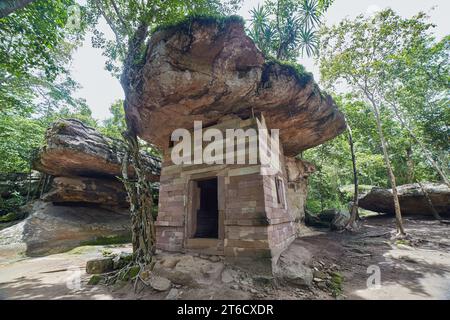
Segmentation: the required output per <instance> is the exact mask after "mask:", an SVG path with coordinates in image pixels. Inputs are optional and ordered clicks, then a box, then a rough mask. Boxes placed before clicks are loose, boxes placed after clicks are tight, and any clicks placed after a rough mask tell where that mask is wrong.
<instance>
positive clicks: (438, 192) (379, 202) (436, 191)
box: [359, 183, 450, 216]
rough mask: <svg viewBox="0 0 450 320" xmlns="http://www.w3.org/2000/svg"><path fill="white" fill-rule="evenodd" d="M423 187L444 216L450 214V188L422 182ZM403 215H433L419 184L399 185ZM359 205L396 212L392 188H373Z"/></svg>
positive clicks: (378, 210)
mask: <svg viewBox="0 0 450 320" xmlns="http://www.w3.org/2000/svg"><path fill="white" fill-rule="evenodd" d="M422 185H423V188H424V189H425V191H426V192H427V193H428V196H429V197H430V199H431V202H432V203H433V206H434V208H435V209H436V211H437V212H438V213H439V214H440V215H442V216H450V188H449V187H448V186H447V185H445V184H437V183H422ZM397 190H398V197H399V201H400V208H401V211H402V214H403V215H432V209H431V208H430V205H429V203H428V201H427V199H426V197H425V194H424V192H423V191H422V188H421V187H420V185H419V184H417V183H416V184H406V185H403V186H399V187H397ZM359 206H360V207H361V208H363V209H366V210H371V211H375V212H382V213H388V214H394V213H395V211H394V198H393V196H392V190H391V189H382V188H373V189H372V190H371V191H370V192H368V193H367V194H365V195H363V196H362V197H361V198H360V199H359Z"/></svg>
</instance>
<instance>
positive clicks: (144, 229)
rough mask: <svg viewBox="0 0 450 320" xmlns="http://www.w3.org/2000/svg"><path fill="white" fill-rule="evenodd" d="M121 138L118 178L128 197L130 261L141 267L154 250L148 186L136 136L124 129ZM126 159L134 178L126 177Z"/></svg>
mask: <svg viewBox="0 0 450 320" xmlns="http://www.w3.org/2000/svg"><path fill="white" fill-rule="evenodd" d="M123 137H124V139H125V141H126V143H127V151H126V152H125V156H124V159H123V161H122V177H123V180H122V181H123V184H124V185H125V189H126V190H127V193H128V196H129V198H130V213H131V234H132V243H133V254H134V261H135V262H136V263H137V264H139V265H140V266H145V265H149V264H150V263H151V262H152V258H153V255H154V253H155V250H156V246H155V245H156V233H155V221H154V218H153V215H152V205H153V201H152V194H151V185H150V182H148V181H147V178H146V174H145V168H142V166H141V163H142V162H141V158H140V157H141V154H140V151H139V142H138V140H137V137H136V135H135V134H134V133H133V132H130V131H126V132H124V133H123ZM130 158H131V164H132V166H133V168H134V171H135V180H130V179H129V177H128V165H129V164H130V162H129V160H130Z"/></svg>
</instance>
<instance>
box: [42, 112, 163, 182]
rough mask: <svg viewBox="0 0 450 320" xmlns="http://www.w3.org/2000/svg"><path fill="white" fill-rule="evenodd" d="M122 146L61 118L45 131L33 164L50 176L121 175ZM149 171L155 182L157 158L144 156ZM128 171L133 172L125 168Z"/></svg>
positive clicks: (157, 171) (156, 177)
mask: <svg viewBox="0 0 450 320" xmlns="http://www.w3.org/2000/svg"><path fill="white" fill-rule="evenodd" d="M123 150H125V149H124V145H123V143H122V142H121V141H119V140H113V139H111V138H109V137H106V136H104V135H102V134H100V133H99V132H97V131H96V130H95V129H93V128H90V127H88V126H86V125H84V124H83V123H82V122H80V121H78V120H75V119H61V120H58V121H57V122H55V123H54V124H53V126H52V127H51V128H49V129H48V130H47V133H46V146H45V147H43V148H41V150H40V151H39V153H38V155H37V157H36V159H35V161H34V162H33V167H34V168H35V169H36V170H38V171H41V172H44V173H47V174H50V175H53V176H84V177H110V178H114V177H116V176H121V160H120V159H121V157H122V156H123ZM144 164H145V166H146V167H147V168H148V169H149V171H150V173H151V174H150V176H149V180H152V181H157V180H158V177H159V172H160V160H159V159H157V158H155V157H151V156H145V157H144ZM129 174H130V175H132V174H133V171H132V169H131V166H130V169H129Z"/></svg>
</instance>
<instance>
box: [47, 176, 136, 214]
mask: <svg viewBox="0 0 450 320" xmlns="http://www.w3.org/2000/svg"><path fill="white" fill-rule="evenodd" d="M42 200H44V201H49V202H53V203H67V202H68V203H71V204H76V203H79V204H83V203H90V204H97V205H100V206H103V207H108V208H111V207H121V208H127V207H128V206H129V203H128V201H127V192H126V191H125V188H124V186H123V184H122V183H121V182H120V181H118V180H113V179H95V178H85V177H56V178H54V179H53V183H52V187H51V190H50V191H49V192H47V193H46V194H44V195H43V197H42Z"/></svg>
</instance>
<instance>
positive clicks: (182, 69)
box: [125, 17, 345, 156]
mask: <svg viewBox="0 0 450 320" xmlns="http://www.w3.org/2000/svg"><path fill="white" fill-rule="evenodd" d="M132 81H134V85H133V87H134V88H135V90H134V91H132V92H130V93H129V101H128V102H129V103H128V106H127V109H126V110H125V111H126V116H127V119H128V121H129V122H130V123H131V124H132V126H133V127H134V128H135V129H136V130H137V133H138V135H139V136H140V137H141V138H143V139H144V140H146V141H149V142H152V143H154V144H156V145H158V146H160V147H161V148H163V149H165V148H167V147H168V146H169V141H170V136H171V134H172V132H173V130H174V129H177V128H185V129H192V128H193V123H194V120H201V121H203V124H204V125H205V126H206V125H208V124H211V123H215V122H217V121H218V120H219V119H220V118H221V117H223V116H224V115H227V114H234V115H237V116H239V117H241V118H248V117H251V116H252V114H257V113H263V114H264V117H265V119H266V122H267V125H268V127H269V128H271V129H280V141H281V144H282V145H283V148H284V153H285V155H287V156H296V155H297V154H299V153H300V151H302V150H305V149H308V148H311V147H314V146H316V145H319V144H321V143H323V142H325V141H327V140H330V139H332V138H334V137H335V136H337V135H339V134H340V133H342V132H343V131H344V130H345V120H344V116H343V114H342V113H341V112H339V110H338V109H337V107H336V104H335V103H334V101H333V100H332V99H331V97H330V96H329V95H327V94H325V93H323V92H321V91H320V90H319V88H318V86H317V84H316V83H315V82H314V80H313V77H312V75H311V74H309V73H307V72H305V71H304V70H303V69H302V67H300V66H299V67H295V66H291V65H287V64H283V63H278V62H275V61H273V60H269V59H266V58H265V57H264V55H263V54H262V52H261V51H260V50H259V49H258V48H257V47H256V46H255V44H254V43H253V41H252V40H251V39H250V38H249V37H248V36H247V35H246V34H245V30H244V24H243V23H242V21H241V20H239V19H236V17H230V18H228V19H225V20H223V21H222V20H221V21H214V20H213V19H203V18H192V19H188V21H187V22H185V23H181V24H179V25H177V26H174V27H170V28H166V29H163V30H160V31H157V32H155V33H154V34H153V36H152V37H151V39H150V40H149V44H148V50H147V55H146V57H145V61H143V66H142V69H141V70H140V72H137V73H136V74H135V75H134V78H133V79H132Z"/></svg>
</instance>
